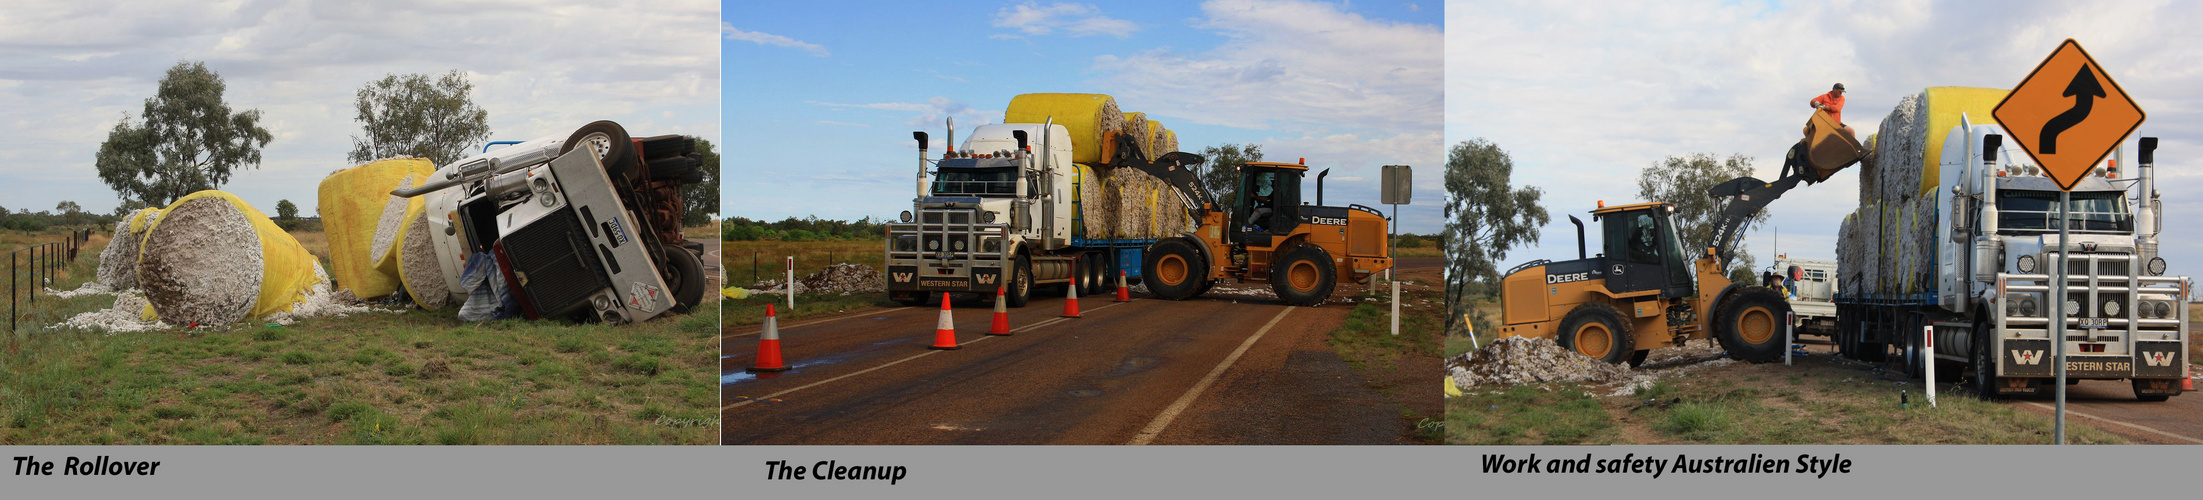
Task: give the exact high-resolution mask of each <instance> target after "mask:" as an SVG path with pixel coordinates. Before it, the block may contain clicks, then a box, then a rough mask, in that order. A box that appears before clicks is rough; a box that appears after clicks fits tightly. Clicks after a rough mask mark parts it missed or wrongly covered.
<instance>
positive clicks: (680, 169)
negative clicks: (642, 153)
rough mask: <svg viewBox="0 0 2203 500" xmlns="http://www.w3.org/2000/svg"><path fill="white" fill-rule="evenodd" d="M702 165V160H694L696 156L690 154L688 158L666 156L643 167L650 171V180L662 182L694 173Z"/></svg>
mask: <svg viewBox="0 0 2203 500" xmlns="http://www.w3.org/2000/svg"><path fill="white" fill-rule="evenodd" d="M703 164H704V162H703V160H699V159H697V158H696V155H693V154H691V155H688V156H668V157H664V158H658V159H653V160H650V161H649V162H648V163H646V164H645V165H646V166H647V167H648V168H649V169H650V178H651V179H652V180H661V181H662V180H668V179H673V178H677V177H680V176H683V175H687V174H688V173H689V172H695V171H696V167H698V166H701V165H703Z"/></svg>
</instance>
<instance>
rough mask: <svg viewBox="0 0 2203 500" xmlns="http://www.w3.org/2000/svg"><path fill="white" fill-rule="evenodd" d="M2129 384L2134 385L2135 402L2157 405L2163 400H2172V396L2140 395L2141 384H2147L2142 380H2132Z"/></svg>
mask: <svg viewBox="0 0 2203 500" xmlns="http://www.w3.org/2000/svg"><path fill="white" fill-rule="evenodd" d="M2130 382H2132V383H2133V384H2134V400H2136V401H2144V402H2150V403H2159V402H2164V401H2165V400H2168V399H2172V396H2169V395H2165V394H2142V384H2145V383H2148V382H2144V381H2143V380H2142V379H2133V380H2130ZM2174 385H2179V384H2174Z"/></svg>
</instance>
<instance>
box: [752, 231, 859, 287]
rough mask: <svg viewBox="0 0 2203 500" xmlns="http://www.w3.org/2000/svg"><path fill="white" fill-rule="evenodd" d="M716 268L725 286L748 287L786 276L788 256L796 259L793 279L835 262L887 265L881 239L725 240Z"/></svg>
mask: <svg viewBox="0 0 2203 500" xmlns="http://www.w3.org/2000/svg"><path fill="white" fill-rule="evenodd" d="M721 245H723V246H721V247H720V250H721V251H720V258H719V262H720V265H721V266H723V267H724V268H725V269H726V270H727V283H732V284H736V285H749V284H754V283H757V282H758V281H762V280H778V279H783V278H785V277H786V276H787V272H788V262H787V260H786V259H787V258H788V257H791V256H792V257H795V258H796V277H799V278H800V277H803V275H806V274H810V273H812V272H816V271H818V270H820V269H825V268H826V266H830V265H833V264H835V263H839V262H848V263H854V264H864V265H867V266H872V268H873V269H875V270H882V271H884V270H885V269H884V268H883V267H882V266H885V265H887V253H886V252H887V243H886V242H885V240H862V241H727V242H721Z"/></svg>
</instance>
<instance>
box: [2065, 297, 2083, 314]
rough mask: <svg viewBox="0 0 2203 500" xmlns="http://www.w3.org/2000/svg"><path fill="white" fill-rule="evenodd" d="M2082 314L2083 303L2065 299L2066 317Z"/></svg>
mask: <svg viewBox="0 0 2203 500" xmlns="http://www.w3.org/2000/svg"><path fill="white" fill-rule="evenodd" d="M2080 313H2081V301H2078V300H2073V299H2065V315H2066V316H2073V315H2076V314H2080Z"/></svg>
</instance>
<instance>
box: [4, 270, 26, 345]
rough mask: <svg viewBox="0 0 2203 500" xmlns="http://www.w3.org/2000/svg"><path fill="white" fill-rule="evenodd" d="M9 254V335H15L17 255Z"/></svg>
mask: <svg viewBox="0 0 2203 500" xmlns="http://www.w3.org/2000/svg"><path fill="white" fill-rule="evenodd" d="M19 253H23V252H8V333H11V334H12V333H15V255H16V254H19Z"/></svg>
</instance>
